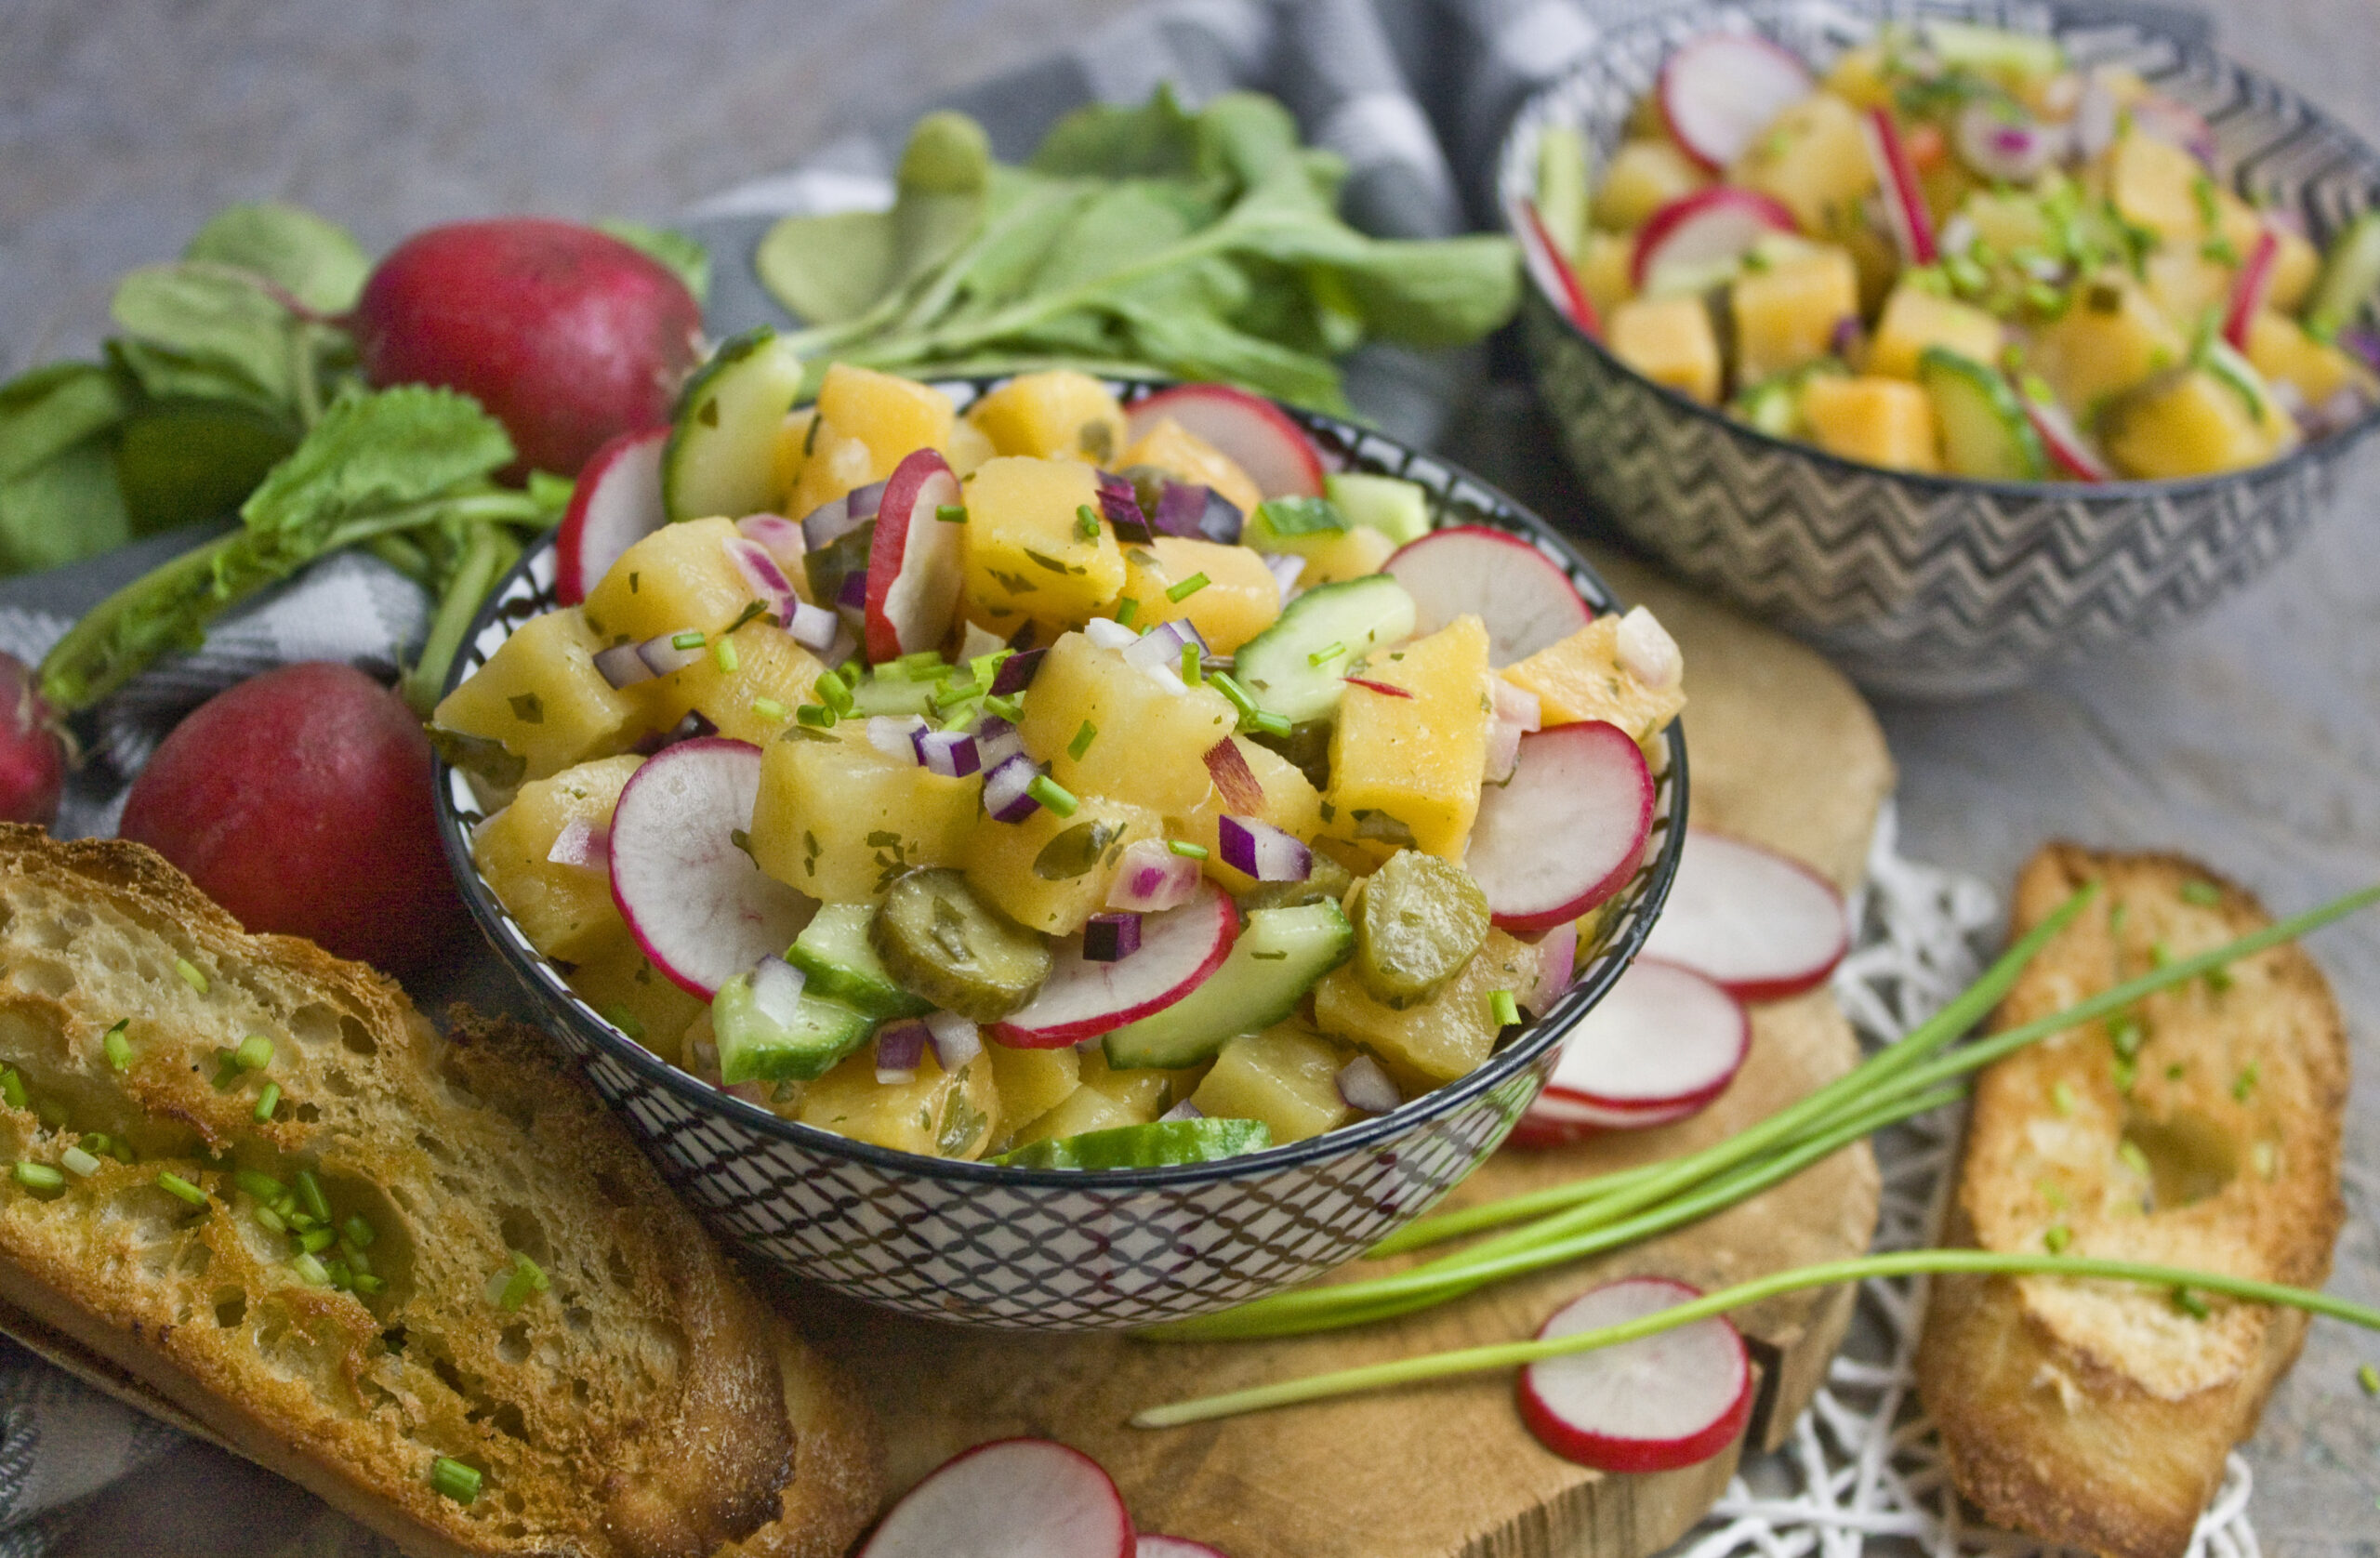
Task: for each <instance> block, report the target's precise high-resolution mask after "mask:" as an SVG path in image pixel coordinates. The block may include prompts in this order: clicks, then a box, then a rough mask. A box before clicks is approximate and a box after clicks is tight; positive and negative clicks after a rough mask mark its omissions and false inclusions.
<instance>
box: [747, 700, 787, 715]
mask: <svg viewBox="0 0 2380 1558" xmlns="http://www.w3.org/2000/svg"><path fill="white" fill-rule="evenodd" d="M752 712H753V713H755V714H757V715H759V716H760V718H761V719H763V720H782V719H784V718H785V717H786V706H785V705H783V704H781V703H779V702H777V701H776V700H775V699H774V698H754V699H753V700H752Z"/></svg>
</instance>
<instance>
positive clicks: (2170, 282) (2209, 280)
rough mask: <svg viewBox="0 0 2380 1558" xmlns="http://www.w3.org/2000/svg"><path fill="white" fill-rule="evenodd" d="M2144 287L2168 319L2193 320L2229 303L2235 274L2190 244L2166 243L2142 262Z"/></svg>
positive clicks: (2225, 265) (2229, 268)
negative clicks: (2207, 311)
mask: <svg viewBox="0 0 2380 1558" xmlns="http://www.w3.org/2000/svg"><path fill="white" fill-rule="evenodd" d="M2140 272H2141V284H2142V285H2143V286H2144V287H2145V288H2146V289H2147V290H2148V293H2149V301H2150V302H2152V303H2154V304H2156V305H2157V306H2158V307H2159V308H2160V309H2162V310H2164V313H2165V317H2166V318H2167V319H2175V320H2192V319H2196V318H2198V317H2199V316H2200V315H2201V314H2202V313H2204V312H2205V311H2206V310H2209V309H2215V308H2222V307H2224V306H2225V305H2226V304H2228V302H2229V301H2230V297H2231V285H2232V280H2233V278H2234V276H2235V275H2236V272H2235V271H2233V269H2232V268H2231V267H2230V266H2229V265H2227V264H2225V263H2224V262H2223V261H2221V260H2219V259H2215V258H2213V257H2210V256H2208V255H2206V254H2204V253H2202V252H2201V251H2200V250H2199V249H2198V248H2196V247H2195V246H2191V245H2186V244H2162V245H2161V246H2160V247H2159V248H2158V249H2157V251H2156V252H2155V253H2153V254H2151V255H2150V256H2149V257H2148V258H2147V259H2145V260H2143V261H2141V266H2140Z"/></svg>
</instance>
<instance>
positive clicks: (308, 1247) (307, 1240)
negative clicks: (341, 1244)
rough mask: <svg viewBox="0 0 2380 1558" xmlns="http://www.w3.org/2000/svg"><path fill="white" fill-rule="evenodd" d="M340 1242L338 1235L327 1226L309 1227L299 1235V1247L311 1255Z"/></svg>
mask: <svg viewBox="0 0 2380 1558" xmlns="http://www.w3.org/2000/svg"><path fill="white" fill-rule="evenodd" d="M337 1243H338V1236H337V1235H335V1234H333V1233H332V1232H331V1231H330V1230H329V1229H327V1228H309V1229H307V1230H306V1231H305V1232H304V1233H302V1234H300V1235H298V1248H300V1249H302V1250H304V1251H305V1252H306V1253H307V1254H309V1255H320V1254H321V1253H322V1252H323V1251H324V1250H326V1249H328V1248H330V1247H331V1246H333V1245H335V1244H337Z"/></svg>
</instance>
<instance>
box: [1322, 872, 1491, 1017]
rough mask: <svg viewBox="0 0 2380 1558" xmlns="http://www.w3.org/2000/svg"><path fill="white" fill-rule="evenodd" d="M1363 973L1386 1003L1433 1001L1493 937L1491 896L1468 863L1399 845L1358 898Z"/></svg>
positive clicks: (1358, 964) (1358, 969)
mask: <svg viewBox="0 0 2380 1558" xmlns="http://www.w3.org/2000/svg"><path fill="white" fill-rule="evenodd" d="M1353 918H1354V919H1355V976H1356V977H1357V978H1358V979H1360V980H1362V981H1363V984H1364V989H1365V990H1366V991H1367V992H1368V993H1369V994H1370V996H1371V997H1372V998H1373V999H1374V1000H1377V1001H1379V1002H1380V1003H1381V1004H1382V1005H1383V1006H1388V1007H1394V1008H1397V1009H1399V1010H1401V1009H1403V1008H1405V1007H1408V1006H1412V1005H1414V1004H1415V1003H1416V1002H1419V1001H1425V1000H1428V999H1429V998H1430V997H1432V996H1434V995H1435V994H1437V991H1438V986H1440V985H1442V984H1445V983H1446V982H1447V981H1448V980H1449V979H1452V978H1453V977H1454V976H1455V975H1456V974H1457V973H1460V972H1461V970H1462V966H1463V965H1464V964H1465V963H1468V962H1470V961H1471V958H1472V955H1473V954H1474V953H1476V952H1477V951H1478V950H1479V944H1480V943H1481V942H1483V941H1485V940H1487V938H1488V895H1487V894H1486V893H1484V892H1482V891H1479V884H1478V883H1477V882H1474V881H1473V880H1472V879H1471V873H1470V872H1468V871H1465V870H1464V869H1463V868H1462V867H1461V866H1460V865H1451V864H1449V863H1448V862H1447V861H1443V860H1440V859H1439V858H1438V857H1437V856H1435V855H1433V854H1423V853H1422V852H1421V851H1419V850H1399V851H1397V852H1396V853H1395V854H1393V855H1390V856H1389V857H1388V862H1387V864H1386V865H1382V867H1381V868H1380V869H1379V870H1377V871H1375V872H1373V873H1372V874H1371V875H1370V876H1369V877H1367V878H1364V888H1363V891H1361V892H1360V893H1358V894H1357V895H1356V897H1355V909H1354V915H1353Z"/></svg>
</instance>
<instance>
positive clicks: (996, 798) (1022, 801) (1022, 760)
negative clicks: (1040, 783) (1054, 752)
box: [984, 752, 1041, 823]
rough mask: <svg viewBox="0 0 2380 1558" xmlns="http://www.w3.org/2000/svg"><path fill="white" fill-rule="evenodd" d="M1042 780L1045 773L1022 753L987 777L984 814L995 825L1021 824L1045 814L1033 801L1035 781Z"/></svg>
mask: <svg viewBox="0 0 2380 1558" xmlns="http://www.w3.org/2000/svg"><path fill="white" fill-rule="evenodd" d="M1040 777H1041V769H1040V766H1039V765H1038V764H1037V763H1036V762H1034V760H1033V759H1031V758H1028V757H1026V756H1025V754H1024V753H1022V752H1019V753H1017V754H1016V755H1015V756H1014V757H1012V758H1009V759H1005V760H1003V761H1002V762H1000V763H999V764H998V765H997V766H996V767H994V768H993V769H992V771H991V772H989V773H986V774H985V775H984V812H985V815H987V816H989V817H990V818H991V819H992V820H993V821H994V822H998V823H1021V822H1023V821H1024V820H1025V818H1027V817H1029V816H1031V815H1033V813H1034V812H1038V811H1039V810H1041V803H1040V802H1039V801H1038V800H1036V799H1033V794H1032V790H1033V781H1035V780H1036V779H1038V778H1040Z"/></svg>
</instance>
